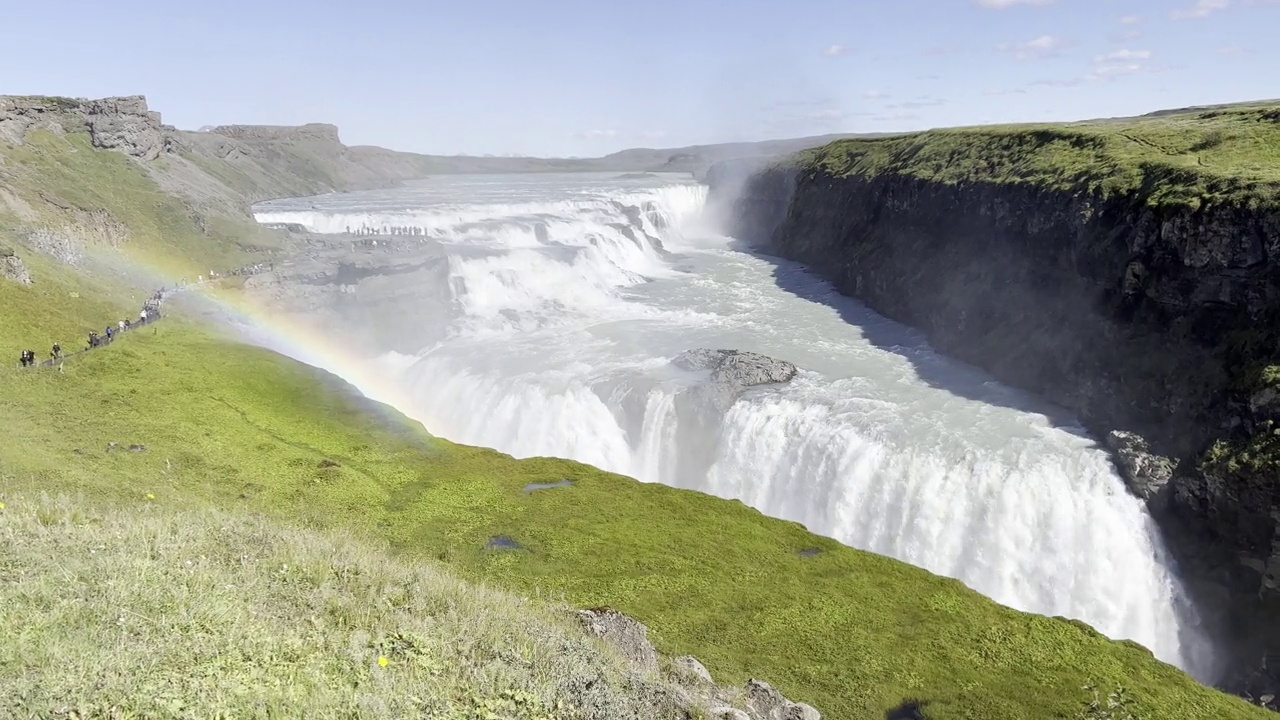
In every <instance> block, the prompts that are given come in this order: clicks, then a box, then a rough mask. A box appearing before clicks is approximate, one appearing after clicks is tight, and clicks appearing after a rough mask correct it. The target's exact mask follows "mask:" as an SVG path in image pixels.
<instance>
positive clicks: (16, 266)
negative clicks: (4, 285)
mask: <svg viewBox="0 0 1280 720" xmlns="http://www.w3.org/2000/svg"><path fill="white" fill-rule="evenodd" d="M6 252H7V253H8V254H7V255H6V254H5V253H6ZM0 278H4V279H5V280H10V281H13V282H16V283H18V284H19V285H30V284H31V273H30V272H28V271H27V266H26V265H25V264H24V263H23V262H22V258H20V257H18V256H17V255H14V254H13V251H12V250H9V249H7V248H0Z"/></svg>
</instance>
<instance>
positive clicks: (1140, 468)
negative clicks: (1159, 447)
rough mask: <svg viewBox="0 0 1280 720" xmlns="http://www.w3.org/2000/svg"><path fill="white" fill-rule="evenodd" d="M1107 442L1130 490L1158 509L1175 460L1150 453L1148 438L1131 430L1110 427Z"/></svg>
mask: <svg viewBox="0 0 1280 720" xmlns="http://www.w3.org/2000/svg"><path fill="white" fill-rule="evenodd" d="M1106 444H1107V447H1109V448H1111V451H1112V453H1113V454H1114V456H1115V459H1116V465H1117V466H1118V468H1119V470H1120V477H1122V478H1124V481H1125V485H1127V486H1128V487H1129V490H1130V492H1132V493H1133V494H1134V495H1137V496H1138V497H1140V498H1142V499H1143V500H1145V501H1146V502H1147V504H1148V505H1150V506H1151V507H1152V508H1153V509H1158V508H1159V507H1160V505H1159V503H1160V502H1161V501H1162V499H1163V498H1164V497H1165V488H1166V486H1168V484H1169V481H1170V480H1172V479H1173V471H1174V468H1175V463H1174V461H1172V460H1170V459H1169V458H1166V457H1161V456H1159V455H1154V454H1152V453H1151V449H1150V447H1149V446H1148V445H1147V441H1146V440H1144V439H1142V437H1140V436H1138V435H1135V434H1134V433H1131V432H1125V431H1123V430H1113V431H1111V432H1109V433H1107V437H1106Z"/></svg>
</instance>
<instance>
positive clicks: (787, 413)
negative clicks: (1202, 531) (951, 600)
mask: <svg viewBox="0 0 1280 720" xmlns="http://www.w3.org/2000/svg"><path fill="white" fill-rule="evenodd" d="M705 199H706V191H705V188H703V187H701V186H698V185H695V184H693V183H692V181H690V180H688V179H687V178H686V179H681V178H679V177H675V176H665V177H656V176H650V177H647V178H632V177H628V176H618V175H617V174H613V175H598V174H593V175H572V176H569V175H558V176H545V175H544V176H510V177H492V176H491V177H475V176H473V177H458V178H439V179H434V180H429V181H423V182H420V183H415V184H412V185H410V186H407V187H405V188H400V189H396V190H388V191H379V192H369V193H355V194H350V195H328V196H323V197H319V198H306V199H300V200H286V201H277V202H273V203H268V204H265V205H264V206H261V207H260V208H259V209H258V219H259V220H260V221H262V222H270V223H282V222H287V223H299V224H302V225H304V226H306V227H308V228H310V229H312V230H314V231H318V232H326V233H330V232H339V233H340V232H346V231H353V232H354V231H361V232H366V233H367V232H382V233H386V232H392V229H393V228H394V229H395V230H394V231H395V232H397V233H400V234H412V235H415V236H419V237H421V238H422V240H423V241H424V242H440V243H443V244H444V246H445V248H446V251H447V257H448V263H449V278H450V281H449V282H450V288H449V290H450V294H451V301H452V307H453V310H452V312H450V313H449V314H448V316H447V317H432V316H428V315H424V316H423V317H422V318H421V322H422V323H424V324H443V326H444V327H445V328H446V335H445V337H446V339H445V340H444V341H442V342H440V343H437V344H435V345H433V346H431V347H426V348H423V349H422V351H421V352H420V353H418V354H416V355H413V356H406V355H400V354H384V355H383V357H381V358H380V361H381V362H384V363H386V365H387V367H388V368H390V369H391V371H393V372H394V373H396V374H397V377H398V382H399V383H400V384H401V385H402V386H403V387H404V388H405V390H406V392H405V393H404V395H403V396H402V397H401V399H400V400H399V401H398V402H397V403H395V404H397V405H398V406H399V408H400V409H401V410H402V411H404V412H406V413H407V414H409V415H411V416H413V417H415V418H417V419H419V420H421V421H422V422H423V423H424V424H425V425H426V426H427V427H428V428H429V429H430V430H431V431H432V432H434V433H436V434H438V435H441V436H443V437H446V438H449V439H452V440H456V441H458V442H463V443H469V444H476V445H484V446H489V447H493V448H497V449H499V450H502V451H504V452H507V453H511V454H513V455H515V456H517V457H528V456H535V455H556V456H561V457H568V458H573V459H576V460H581V461H584V462H587V463H591V464H593V465H597V466H599V467H602V468H606V469H609V470H613V471H616V472H620V473H624V474H627V475H631V476H633V477H636V478H639V479H641V480H644V481H647V482H662V483H667V484H670V485H674V486H679V487H687V488H698V489H701V490H704V491H706V492H709V493H713V494H715V495H719V496H722V497H728V498H737V499H741V500H742V501H744V502H746V503H748V504H750V505H752V506H754V507H756V508H758V509H760V510H761V511H763V512H765V513H767V514H769V515H772V516H775V517H780V518H786V519H790V520H796V521H799V522H801V523H804V524H805V525H806V526H807V527H809V528H810V529H811V530H813V531H815V532H818V533H821V534H824V535H828V536H830V537H834V538H836V539H838V540H840V541H842V542H845V543H847V544H849V545H852V546H854V547H857V548H863V549H866V550H872V551H875V552H878V553H883V554H886V555H890V556H892V557H895V558H899V559H901V560H905V561H907V562H910V563H912V564H915V565H918V566H920V567H924V568H927V569H929V570H932V571H934V572H937V573H940V574H943V575H949V576H951V577H955V578H959V579H960V580H962V581H964V582H965V583H966V584H968V585H969V586H970V587H973V588H974V589H976V590H978V591H980V592H982V593H984V594H986V595H988V596H989V597H992V598H994V599H995V600H997V601H999V602H1001V603H1004V604H1007V605H1010V606H1012V607H1015V608H1019V609H1023V610H1029V611H1033V612H1037V613H1043V614H1048V615H1065V616H1069V617H1073V618H1078V619H1081V620H1084V621H1086V622H1088V623H1090V624H1092V625H1093V626H1095V627H1097V628H1098V629H1099V630H1100V631H1102V632H1104V633H1106V634H1107V635H1109V636H1111V637H1115V638H1130V639H1133V640H1136V641H1138V642H1140V643H1142V644H1143V645H1146V646H1147V647H1149V648H1151V649H1152V651H1153V652H1154V653H1155V654H1156V655H1157V656H1158V657H1160V658H1161V659H1164V660H1166V661H1168V662H1171V663H1174V664H1176V665H1179V666H1181V667H1183V668H1186V669H1188V670H1190V671H1191V672H1193V673H1195V674H1197V675H1199V676H1201V677H1202V679H1203V678H1205V676H1207V675H1208V674H1209V673H1210V672H1211V670H1210V669H1209V664H1208V663H1209V659H1208V658H1207V655H1208V653H1207V651H1206V650H1205V649H1204V646H1203V645H1202V644H1201V642H1200V641H1199V640H1198V639H1196V638H1197V637H1198V634H1197V633H1196V632H1195V630H1194V628H1193V623H1192V622H1191V620H1190V619H1189V618H1190V611H1189V610H1187V608H1186V607H1185V603H1184V601H1183V600H1182V593H1181V590H1180V587H1179V584H1178V582H1177V581H1176V579H1175V577H1174V576H1173V574H1172V572H1171V570H1170V568H1169V566H1168V561H1167V560H1166V558H1165V553H1164V550H1163V548H1162V545H1161V543H1160V540H1159V537H1158V534H1157V532H1156V529H1155V526H1154V524H1153V522H1152V521H1151V519H1150V517H1149V516H1148V515H1147V513H1146V510H1145V508H1144V507H1143V505H1142V504H1141V503H1140V502H1139V501H1138V500H1137V499H1135V498H1133V497H1132V496H1130V495H1129V494H1128V493H1126V492H1125V490H1124V487H1123V485H1122V483H1121V481H1120V479H1119V478H1118V477H1117V476H1116V474H1115V472H1114V470H1113V468H1112V466H1111V464H1110V462H1109V460H1108V458H1107V456H1106V455H1105V454H1104V452H1102V451H1101V450H1099V449H1098V448H1097V447H1096V446H1095V444H1094V443H1093V442H1092V441H1091V440H1090V439H1088V438H1087V437H1085V436H1084V434H1083V432H1082V431H1080V430H1079V429H1078V428H1072V427H1063V426H1061V425H1055V424H1054V423H1052V422H1050V420H1049V419H1048V418H1047V417H1046V414H1047V413H1049V412H1051V409H1050V408H1047V407H1044V406H1041V405H1038V404H1037V403H1036V402H1035V401H1034V400H1032V399H1030V398H1028V397H1026V396H1024V395H1022V394H1020V393H1018V392H1015V391H1012V390H1010V389H1007V388H1004V387H1002V386H1000V385H998V384H997V383H995V382H994V381H992V380H991V379H990V378H989V377H987V376H985V375H984V374H982V373H980V372H978V371H976V370H974V369H972V368H969V367H967V366H964V365H962V364H959V363H956V362H952V361H949V360H948V359H946V358H943V357H940V356H938V355H936V354H935V353H934V352H932V351H931V350H930V349H929V348H928V346H927V344H925V343H924V342H923V341H922V339H921V338H920V336H919V335H918V334H917V333H915V332H914V331H911V330H909V329H907V328H904V327H902V326H900V325H897V324H896V323H893V322H890V321H888V320H885V319H884V318H881V317H879V316H877V315H876V314H874V313H872V312H870V311H869V310H867V309H866V308H865V307H863V306H861V305H860V304H858V303H857V302H855V301H852V300H848V299H845V298H842V297H840V296H839V295H837V294H836V293H835V292H834V291H833V290H832V289H831V288H830V286H828V285H827V284H826V283H824V282H822V281H820V280H817V279H816V278H814V277H812V276H810V275H809V274H807V273H806V272H805V271H804V270H803V269H801V268H799V267H797V266H795V265H791V264H788V263H784V262H780V261H771V260H766V259H763V258H760V257H757V256H754V255H752V254H749V253H746V252H742V251H740V250H737V249H734V244H733V243H732V241H731V240H730V239H729V238H724V237H720V236H718V235H716V233H715V232H714V228H711V227H708V226H707V225H708V224H707V223H706V222H705V221H704V220H703V219H702V216H701V214H700V210H701V209H702V206H703V204H704V202H705ZM403 311H404V312H405V313H413V312H414V311H415V309H414V308H412V307H405V308H404V309H403ZM697 347H708V348H735V349H740V350H751V351H756V352H760V353H764V354H766V355H770V356H772V357H775V358H780V359H784V360H789V361H791V362H794V363H795V364H796V365H797V366H799V367H800V368H801V373H800V375H799V376H798V377H797V378H796V379H795V380H793V381H792V382H791V383H789V384H786V385H782V386H771V387H765V388H756V389H753V390H751V391H749V392H747V393H746V394H745V395H743V396H742V397H741V398H740V399H739V400H738V401H737V402H736V403H735V404H734V405H733V406H732V407H730V408H729V410H728V411H727V412H723V413H722V412H719V411H715V410H713V409H711V408H709V407H702V406H700V405H698V403H697V401H696V400H695V399H694V396H693V395H692V394H691V393H690V392H689V391H690V389H691V388H692V387H693V386H694V385H696V384H697V383H699V382H704V379H703V378H700V377H698V376H696V375H694V374H691V373H686V372H681V371H678V370H676V369H674V368H672V366H671V365H670V363H669V361H670V359H671V358H672V357H674V356H675V355H677V354H679V353H680V352H682V351H684V350H688V349H691V348H697ZM1055 417H1057V416H1056V415H1055Z"/></svg>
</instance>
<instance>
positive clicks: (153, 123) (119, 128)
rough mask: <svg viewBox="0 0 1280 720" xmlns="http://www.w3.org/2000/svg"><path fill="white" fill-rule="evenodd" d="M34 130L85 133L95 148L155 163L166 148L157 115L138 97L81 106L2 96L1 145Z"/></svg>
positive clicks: (86, 102) (81, 103) (73, 101)
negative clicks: (2, 140)
mask: <svg viewBox="0 0 1280 720" xmlns="http://www.w3.org/2000/svg"><path fill="white" fill-rule="evenodd" d="M32 129H46V130H50V131H53V132H55V133H64V132H76V131H80V130H87V131H88V132H89V137H90V139H91V140H92V142H93V146H94V147H98V148H104V149H109V150H119V151H121V152H123V153H125V154H127V155H130V156H133V157H136V158H139V159H141V160H154V159H156V158H157V157H159V156H160V153H162V152H163V151H164V147H165V139H164V135H165V128H164V126H163V125H162V124H161V122H160V113H158V112H154V111H152V110H149V109H148V108H147V100H146V98H144V97H142V96H141V95H130V96H127V97H111V98H103V99H101V100H79V99H73V98H58V97H43V96H40V97H27V96H15V95H8V96H0V139H5V140H8V141H9V142H13V143H16V144H21V143H22V142H23V141H24V140H25V138H26V133H27V132H28V131H29V130H32Z"/></svg>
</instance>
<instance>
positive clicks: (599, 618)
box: [575, 608, 658, 674]
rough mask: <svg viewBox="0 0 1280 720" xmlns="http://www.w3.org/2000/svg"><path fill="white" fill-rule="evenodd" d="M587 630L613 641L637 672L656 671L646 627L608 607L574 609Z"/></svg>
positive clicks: (603, 638)
mask: <svg viewBox="0 0 1280 720" xmlns="http://www.w3.org/2000/svg"><path fill="white" fill-rule="evenodd" d="M575 615H576V617H577V618H578V621H579V622H580V623H582V626H583V627H584V628H586V630H587V632H588V633H590V634H592V635H594V636H596V637H598V638H600V639H602V640H604V641H605V642H607V643H609V644H610V645H613V646H614V647H615V648H616V649H617V650H618V652H619V653H621V654H622V656H623V657H625V658H626V659H627V660H628V661H630V662H631V664H632V665H633V666H634V667H635V668H636V670H638V671H640V672H641V673H646V674H648V673H656V672H657V671H658V651H657V650H655V649H654V647H653V644H652V643H650V642H649V631H648V629H647V628H646V627H645V626H644V625H642V624H640V623H639V622H637V621H635V620H633V619H631V618H629V617H627V616H626V615H623V614H622V613H620V612H618V611H617V610H613V609H611V608H594V609H591V610H579V611H577V612H576V613H575Z"/></svg>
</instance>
